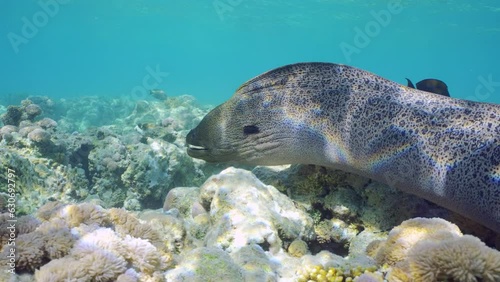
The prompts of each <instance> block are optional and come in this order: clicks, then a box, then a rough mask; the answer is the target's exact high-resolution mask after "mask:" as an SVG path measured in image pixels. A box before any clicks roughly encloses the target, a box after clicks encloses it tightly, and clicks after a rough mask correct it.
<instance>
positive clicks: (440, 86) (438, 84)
mask: <svg viewBox="0 0 500 282" xmlns="http://www.w3.org/2000/svg"><path fill="white" fill-rule="evenodd" d="M406 80H407V81H408V87H411V88H415V86H414V85H413V83H412V82H411V80H410V79H408V78H407V79H406ZM417 89H418V90H422V91H426V92H431V93H435V94H439V95H443V96H448V97H450V93H449V92H448V86H447V85H446V83H444V82H443V81H441V80H439V79H434V78H428V79H424V80H422V81H419V82H417Z"/></svg>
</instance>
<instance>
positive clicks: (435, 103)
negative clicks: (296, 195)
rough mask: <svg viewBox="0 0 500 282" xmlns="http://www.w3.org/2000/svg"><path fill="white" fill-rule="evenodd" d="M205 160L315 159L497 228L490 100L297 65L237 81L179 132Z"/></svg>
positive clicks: (498, 159)
mask: <svg viewBox="0 0 500 282" xmlns="http://www.w3.org/2000/svg"><path fill="white" fill-rule="evenodd" d="M186 142H187V144H188V150H187V151H188V154H189V155H190V156H192V157H195V158H201V159H204V160H206V161H208V162H233V163H242V164H251V165H278V164H291V163H301V164H315V165H322V166H327V167H332V168H337V169H342V170H345V171H349V172H353V173H357V174H360V175H363V176H366V177H370V178H372V179H375V180H378V181H381V182H384V183H386V184H388V185H390V186H392V187H395V188H398V189H400V190H402V191H405V192H408V193H411V194H415V195H417V196H419V197H422V198H424V199H427V200H429V201H432V202H434V203H436V204H438V205H441V206H443V207H446V208H448V209H450V210H453V211H455V212H458V213H460V214H462V215H464V216H467V217H469V218H471V219H473V220H475V221H477V222H479V223H482V224H484V225H485V226H487V227H489V228H491V229H493V230H494V231H496V232H500V105H497V104H487V103H478V102H472V101H466V100H460V99H454V98H450V97H445V96H441V95H435V94H432V93H428V92H423V91H419V90H416V89H412V88H408V87H406V86H403V85H400V84H398V83H395V82H392V81H389V80H386V79H384V78H382V77H379V76H377V75H374V74H372V73H369V72H367V71H364V70H360V69H356V68H353V67H350V66H345V65H338V64H330V63H299V64H294V65H288V66H284V67H281V68H278V69H275V70H272V71H269V72H266V73H264V74H262V75H260V76H258V77H256V78H254V79H251V80H250V81H248V82H246V83H244V84H243V85H242V86H241V87H240V88H239V89H238V90H237V91H236V93H235V94H234V96H233V97H232V98H231V99H229V100H228V101H227V102H225V103H224V104H222V105H220V106H218V107H217V108H215V109H214V110H213V111H212V112H210V113H209V114H207V116H205V118H204V119H203V120H202V121H201V122H200V124H199V125H198V126H197V127H196V128H195V129H193V130H192V131H191V132H190V133H189V134H188V136H187V138H186Z"/></svg>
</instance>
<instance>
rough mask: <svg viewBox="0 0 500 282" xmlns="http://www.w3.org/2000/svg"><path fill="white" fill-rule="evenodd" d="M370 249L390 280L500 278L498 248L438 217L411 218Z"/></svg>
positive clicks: (479, 279)
mask: <svg viewBox="0 0 500 282" xmlns="http://www.w3.org/2000/svg"><path fill="white" fill-rule="evenodd" d="M375 250H376V251H374V250H371V251H370V252H371V253H372V254H375V258H376V260H377V262H378V263H379V264H380V265H382V264H385V265H389V266H392V269H391V270H390V271H389V274H388V279H389V281H448V280H451V281H466V282H475V281H489V282H492V281H500V252H498V251H496V250H494V249H491V248H489V247H487V246H486V245H485V244H484V243H483V242H481V241H480V240H479V239H478V238H476V237H473V236H471V235H462V232H461V231H460V230H459V229H458V227H457V226H456V225H454V224H452V223H450V222H447V221H445V220H443V219H440V218H431V219H428V218H414V219H410V220H407V221H405V222H403V223H402V224H401V225H399V226H397V227H395V228H394V229H393V230H392V231H391V232H390V233H389V236H388V238H387V240H385V241H383V242H379V243H378V244H377V246H376V247H375Z"/></svg>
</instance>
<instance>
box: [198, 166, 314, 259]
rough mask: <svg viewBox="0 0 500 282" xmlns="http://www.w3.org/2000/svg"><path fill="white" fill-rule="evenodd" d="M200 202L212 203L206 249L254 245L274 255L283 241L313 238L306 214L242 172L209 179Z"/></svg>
mask: <svg viewBox="0 0 500 282" xmlns="http://www.w3.org/2000/svg"><path fill="white" fill-rule="evenodd" d="M200 199H201V202H202V203H211V204H210V211H209V213H210V217H211V220H212V222H213V224H212V228H211V229H210V230H209V231H208V233H207V234H206V237H205V242H206V244H207V246H217V247H220V248H222V249H229V250H230V251H234V250H237V249H239V248H241V247H243V246H246V245H249V244H253V243H255V244H260V245H261V246H263V247H264V249H267V248H269V249H270V250H272V251H273V252H276V251H278V250H280V249H281V240H282V239H286V240H290V241H292V240H293V239H295V238H305V239H311V238H312V236H313V221H312V219H311V218H310V217H309V216H308V215H307V214H306V213H304V212H303V211H301V210H299V209H297V208H296V207H295V205H294V203H293V202H292V201H291V200H290V199H289V198H288V197H286V196H285V195H283V194H281V193H280V192H279V191H278V190H277V189H276V188H274V187H272V186H269V185H265V184H263V183H262V182H260V181H259V180H258V179H257V178H256V177H255V175H253V174H252V173H251V172H248V171H245V170H241V169H235V168H228V169H226V170H224V171H223V172H221V173H220V174H218V175H215V176H212V177H210V178H209V179H208V180H207V181H206V182H205V183H204V184H203V185H202V186H201V187H200ZM204 206H205V205H204Z"/></svg>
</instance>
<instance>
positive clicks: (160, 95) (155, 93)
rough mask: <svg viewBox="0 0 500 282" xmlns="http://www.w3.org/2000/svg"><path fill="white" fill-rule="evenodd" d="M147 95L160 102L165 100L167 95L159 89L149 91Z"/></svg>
mask: <svg viewBox="0 0 500 282" xmlns="http://www.w3.org/2000/svg"><path fill="white" fill-rule="evenodd" d="M149 95H151V96H153V97H155V98H156V99H158V100H161V101H165V100H167V93H165V91H163V90H161V89H151V90H149Z"/></svg>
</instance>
